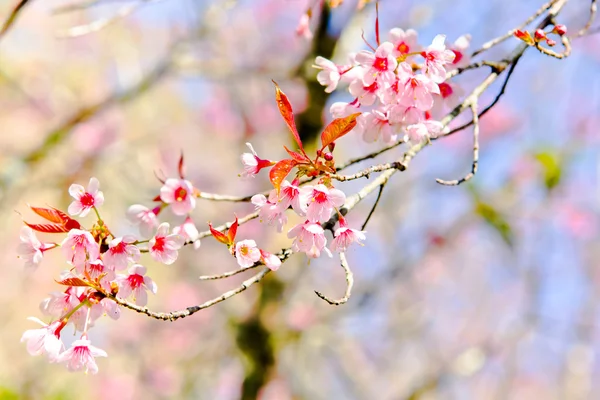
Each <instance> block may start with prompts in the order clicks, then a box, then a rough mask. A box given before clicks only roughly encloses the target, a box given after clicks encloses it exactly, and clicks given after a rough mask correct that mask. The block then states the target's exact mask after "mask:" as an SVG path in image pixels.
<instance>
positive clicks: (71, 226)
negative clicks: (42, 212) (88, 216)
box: [52, 207, 81, 230]
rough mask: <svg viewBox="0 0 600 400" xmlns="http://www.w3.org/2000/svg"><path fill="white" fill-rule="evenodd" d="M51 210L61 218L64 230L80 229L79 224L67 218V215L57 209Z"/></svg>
mask: <svg viewBox="0 0 600 400" xmlns="http://www.w3.org/2000/svg"><path fill="white" fill-rule="evenodd" d="M52 210H53V211H54V212H55V213H57V214H58V215H59V216H60V217H61V218H62V221H63V222H62V223H63V225H64V226H65V228H67V229H69V230H71V229H79V228H81V225H80V224H79V222H78V221H77V220H75V219H73V218H71V217H69V216H68V215H67V214H65V213H64V212H62V211H60V210H59V209H57V208H54V207H52Z"/></svg>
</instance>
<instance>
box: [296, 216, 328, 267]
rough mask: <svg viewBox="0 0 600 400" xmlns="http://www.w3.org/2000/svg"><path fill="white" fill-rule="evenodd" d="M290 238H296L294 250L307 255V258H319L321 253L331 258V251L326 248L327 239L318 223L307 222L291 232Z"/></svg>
mask: <svg viewBox="0 0 600 400" xmlns="http://www.w3.org/2000/svg"><path fill="white" fill-rule="evenodd" d="M287 236H288V238H290V239H291V238H294V242H293V243H292V250H293V251H295V252H297V253H298V252H303V253H306V255H307V256H309V257H312V258H318V257H319V256H320V255H321V251H325V252H326V253H327V254H328V255H330V256H331V252H330V251H329V249H327V248H326V247H325V245H326V244H327V239H326V238H325V231H324V230H323V227H322V226H321V225H319V224H318V223H316V222H310V221H306V222H303V223H300V224H298V225H296V226H295V227H293V228H292V229H290V230H289V232H288V234H287Z"/></svg>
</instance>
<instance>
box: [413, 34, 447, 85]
mask: <svg viewBox="0 0 600 400" xmlns="http://www.w3.org/2000/svg"><path fill="white" fill-rule="evenodd" d="M445 40H446V35H437V36H436V37H435V38H434V39H433V42H432V43H431V45H429V47H427V49H426V50H424V51H422V52H421V55H422V56H423V58H425V67H426V74H427V76H429V78H431V80H432V81H434V82H435V83H442V82H444V81H445V80H446V69H445V68H444V65H446V64H449V63H451V62H452V61H454V58H455V55H454V53H453V52H452V50H447V49H446V45H445V44H444V41H445Z"/></svg>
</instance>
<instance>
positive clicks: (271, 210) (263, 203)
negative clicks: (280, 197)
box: [251, 194, 287, 232]
mask: <svg viewBox="0 0 600 400" xmlns="http://www.w3.org/2000/svg"><path fill="white" fill-rule="evenodd" d="M251 201H252V204H254V206H255V207H256V210H258V218H259V220H260V222H264V221H266V222H267V224H269V225H272V224H273V222H275V221H277V231H278V232H281V231H282V230H283V226H284V225H285V224H286V223H287V216H286V215H285V210H284V209H282V207H280V206H279V204H278V203H274V202H271V201H270V200H267V198H266V197H265V196H264V195H262V194H256V195H254V196H252V199H251Z"/></svg>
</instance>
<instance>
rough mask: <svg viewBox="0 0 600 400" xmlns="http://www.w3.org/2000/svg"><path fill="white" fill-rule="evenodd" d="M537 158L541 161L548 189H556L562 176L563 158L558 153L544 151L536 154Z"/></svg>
mask: <svg viewBox="0 0 600 400" xmlns="http://www.w3.org/2000/svg"><path fill="white" fill-rule="evenodd" d="M535 159H536V160H537V162H539V163H540V165H541V166H542V169H543V173H544V184H545V185H546V188H547V189H548V190H552V189H554V188H555V187H556V186H557V185H558V184H559V183H560V178H561V176H562V160H561V159H560V156H559V155H558V154H556V153H551V152H547V151H546V152H542V153H537V154H535Z"/></svg>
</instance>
